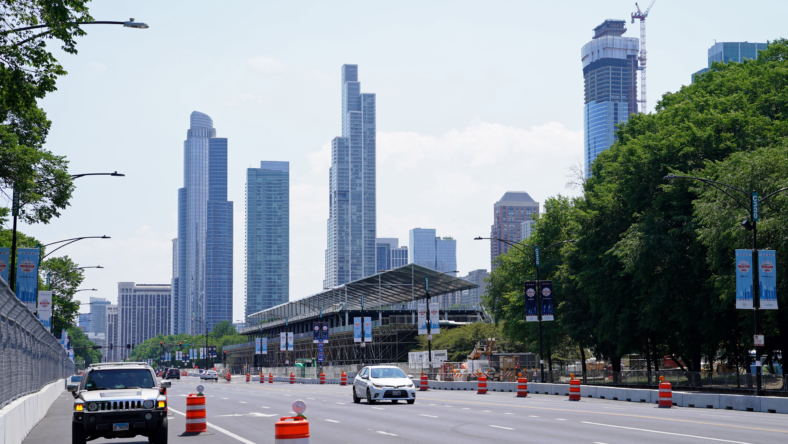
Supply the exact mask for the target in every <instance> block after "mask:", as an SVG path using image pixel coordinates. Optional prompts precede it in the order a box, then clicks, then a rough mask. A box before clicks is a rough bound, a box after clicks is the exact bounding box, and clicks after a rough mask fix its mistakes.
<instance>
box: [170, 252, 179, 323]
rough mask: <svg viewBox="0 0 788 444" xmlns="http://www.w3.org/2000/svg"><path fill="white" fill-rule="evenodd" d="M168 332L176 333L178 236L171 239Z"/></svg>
mask: <svg viewBox="0 0 788 444" xmlns="http://www.w3.org/2000/svg"><path fill="white" fill-rule="evenodd" d="M170 295H171V296H172V297H171V298H170V303H171V304H172V306H171V307H170V334H171V335H174V334H176V332H175V330H176V328H175V325H176V322H175V314H176V313H177V312H178V301H179V299H178V238H177V237H176V238H175V239H173V240H172V277H171V278H170Z"/></svg>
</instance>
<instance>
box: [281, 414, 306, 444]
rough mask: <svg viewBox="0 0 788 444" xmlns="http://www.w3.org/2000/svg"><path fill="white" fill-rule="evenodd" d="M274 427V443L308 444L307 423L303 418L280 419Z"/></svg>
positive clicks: (287, 417) (286, 417) (288, 417)
mask: <svg viewBox="0 0 788 444" xmlns="http://www.w3.org/2000/svg"><path fill="white" fill-rule="evenodd" d="M290 420H292V421H290ZM274 427H275V436H274V442H275V443H277V444H283V443H287V444H295V443H298V444H308V443H309V421H307V420H306V418H304V417H303V416H285V417H281V418H279V421H277V422H276V425H275V426H274Z"/></svg>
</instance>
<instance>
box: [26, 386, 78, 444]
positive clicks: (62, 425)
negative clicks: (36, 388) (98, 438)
mask: <svg viewBox="0 0 788 444" xmlns="http://www.w3.org/2000/svg"><path fill="white" fill-rule="evenodd" d="M73 404H74V398H73V397H72V396H71V393H69V392H67V391H65V390H64V391H63V393H61V394H60V396H58V398H57V399H56V400H55V402H53V403H52V406H51V407H49V410H48V411H47V414H46V416H44V419H42V420H41V421H40V422H39V423H38V424H36V426H35V427H33V430H31V431H30V433H29V434H28V435H27V437H26V438H25V440H24V441H22V442H23V444H27V443H44V444H51V443H56V442H70V441H71V408H72V405H73Z"/></svg>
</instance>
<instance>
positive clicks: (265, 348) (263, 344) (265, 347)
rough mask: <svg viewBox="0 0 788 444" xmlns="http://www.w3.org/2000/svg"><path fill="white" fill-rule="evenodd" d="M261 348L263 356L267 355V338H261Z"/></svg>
mask: <svg viewBox="0 0 788 444" xmlns="http://www.w3.org/2000/svg"><path fill="white" fill-rule="evenodd" d="M262 348H263V354H264V355H267V354H268V338H263V340H262Z"/></svg>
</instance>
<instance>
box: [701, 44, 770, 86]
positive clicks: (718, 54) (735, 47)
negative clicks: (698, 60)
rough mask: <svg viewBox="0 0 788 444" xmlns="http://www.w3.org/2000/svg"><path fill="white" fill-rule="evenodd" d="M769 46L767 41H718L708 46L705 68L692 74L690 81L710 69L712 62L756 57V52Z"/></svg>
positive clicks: (739, 60)
mask: <svg viewBox="0 0 788 444" xmlns="http://www.w3.org/2000/svg"><path fill="white" fill-rule="evenodd" d="M767 46H769V45H768V44H767V43H750V42H719V43H715V44H714V45H712V46H711V48H709V57H708V65H707V67H706V68H703V69H701V70H700V71H698V72H695V73H693V74H692V82H695V76H697V75H699V74H703V73H704V72H706V71H708V70H709V69H711V64H712V63H713V62H722V63H728V62H737V63H741V62H743V61H745V60H747V59H757V58H758V52H760V51H763V50H764V49H766V47H767Z"/></svg>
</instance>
